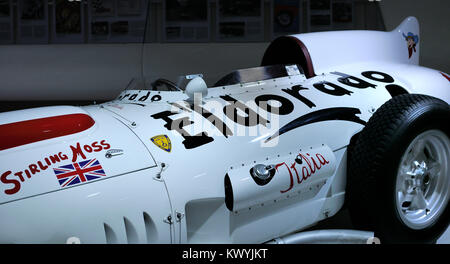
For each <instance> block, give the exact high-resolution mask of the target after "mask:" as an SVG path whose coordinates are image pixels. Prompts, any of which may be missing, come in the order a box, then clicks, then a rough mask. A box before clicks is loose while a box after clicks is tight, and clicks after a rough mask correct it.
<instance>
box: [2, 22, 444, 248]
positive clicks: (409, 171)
mask: <svg viewBox="0 0 450 264" xmlns="http://www.w3.org/2000/svg"><path fill="white" fill-rule="evenodd" d="M330 43H331V44H332V45H329V44H330ZM330 47H331V48H330ZM419 51H420V35H419V25H418V22H417V20H416V19H415V18H414V17H409V18H407V19H406V20H405V21H404V22H403V23H402V24H401V25H400V26H398V27H397V28H396V29H395V30H393V31H391V32H377V31H340V32H321V33H308V34H299V35H292V36H285V37H280V38H278V39H275V40H274V41H273V42H272V43H271V44H270V45H269V46H268V48H267V50H266V52H265V54H264V57H263V58H262V65H261V66H260V67H255V68H250V69H242V70H237V71H234V72H232V73H230V74H228V75H226V76H224V77H223V78H221V79H220V80H218V81H217V82H216V83H215V84H214V85H211V87H210V88H207V85H206V83H205V81H204V79H203V76H202V75H201V74H192V75H187V76H184V77H183V78H182V79H181V81H179V82H178V83H175V82H172V81H169V80H166V79H158V80H156V81H154V82H153V83H152V85H151V87H147V88H148V89H146V88H142V86H140V87H141V88H139V87H138V88H136V87H137V86H139V85H140V84H142V83H140V82H132V85H130V87H129V88H128V89H126V90H124V91H123V92H122V93H121V94H120V95H119V96H118V97H117V98H116V99H115V100H113V101H111V102H107V103H103V104H99V105H91V106H84V107H74V106H51V107H42V108H35V109H26V110H18V111H12V112H5V113H1V114H0V137H1V141H0V169H1V170H0V219H1V223H2V224H1V225H0V242H1V243H66V242H67V241H69V242H70V241H72V242H73V241H77V242H81V243H264V242H285V243H288V242H293V243H295V242H298V241H299V240H296V239H295V234H296V233H298V232H299V231H301V230H305V229H306V228H309V227H311V226H313V225H314V224H316V223H318V222H320V221H321V220H324V219H326V218H330V217H332V216H333V215H335V214H336V213H337V212H338V211H339V210H341V209H342V208H343V207H344V203H345V207H346V208H348V210H349V212H350V215H351V218H352V222H353V224H354V226H355V229H358V230H369V231H374V233H375V236H376V237H377V238H379V239H380V241H381V243H398V242H400V243H402V242H433V241H435V239H436V238H437V237H438V236H439V235H440V234H441V233H442V232H443V231H444V230H445V229H446V228H447V227H448V223H449V222H448V220H449V218H448V217H449V212H448V210H449V208H448V201H449V197H450V193H449V187H450V141H449V132H450V130H449V125H448V124H449V121H450V108H449V104H448V103H449V102H450V83H449V81H450V76H449V75H447V74H446V73H444V72H440V71H436V70H432V69H428V68H424V67H420V66H418V58H419ZM135 84H136V85H135ZM133 85H134V88H133V87H132V86H133ZM144 86H145V85H144Z"/></svg>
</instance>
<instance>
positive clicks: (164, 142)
mask: <svg viewBox="0 0 450 264" xmlns="http://www.w3.org/2000/svg"><path fill="white" fill-rule="evenodd" d="M150 140H151V141H152V142H153V144H155V145H156V146H158V148H160V149H162V150H165V151H167V152H170V151H172V143H171V142H170V138H169V137H168V136H167V135H158V136H154V137H152V138H151V139H150Z"/></svg>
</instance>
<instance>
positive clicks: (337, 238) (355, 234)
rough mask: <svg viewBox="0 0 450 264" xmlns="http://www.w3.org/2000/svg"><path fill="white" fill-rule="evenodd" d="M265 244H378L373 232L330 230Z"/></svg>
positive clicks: (302, 233) (281, 238) (279, 239)
mask: <svg viewBox="0 0 450 264" xmlns="http://www.w3.org/2000/svg"><path fill="white" fill-rule="evenodd" d="M267 244H380V241H379V239H378V238H376V237H374V233H373V232H367V231H358V230H346V229H330V230H314V231H307V232H300V233H295V234H291V235H287V236H283V237H280V238H275V239H273V240H271V241H269V242H267Z"/></svg>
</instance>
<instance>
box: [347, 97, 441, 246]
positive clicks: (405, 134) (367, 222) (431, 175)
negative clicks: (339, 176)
mask: <svg viewBox="0 0 450 264" xmlns="http://www.w3.org/2000/svg"><path fill="white" fill-rule="evenodd" d="M449 121H450V107H449V105H448V104H447V103H446V102H444V101H442V100H439V99H437V98H433V97H430V96H424V95H409V94H407V95H400V96H396V97H394V98H393V99H391V100H389V101H388V102H386V103H385V104H384V105H383V106H381V107H380V108H379V109H378V110H377V112H376V113H375V114H374V115H373V116H372V118H371V119H370V120H369V122H368V123H367V125H366V127H365V128H364V129H363V131H362V132H361V133H360V135H359V137H358V138H357V140H356V141H355V142H354V144H351V145H350V146H349V153H348V154H349V159H348V182H347V201H348V205H349V209H350V215H351V217H352V221H353V222H354V224H355V225H356V227H357V228H362V229H370V230H374V231H375V235H376V236H377V237H379V238H380V240H381V242H382V243H383V242H385V243H433V242H435V241H436V240H437V238H438V237H439V235H440V234H442V233H443V232H444V231H445V229H446V228H447V227H448V222H449V208H448V204H449V199H450V140H449V135H450V129H449Z"/></svg>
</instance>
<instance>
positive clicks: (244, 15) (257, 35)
mask: <svg viewBox="0 0 450 264" xmlns="http://www.w3.org/2000/svg"><path fill="white" fill-rule="evenodd" d="M216 18H217V25H216V40H217V41H223V42H248V41H250V42H251V41H263V40H264V1H263V0H217V6H216Z"/></svg>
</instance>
